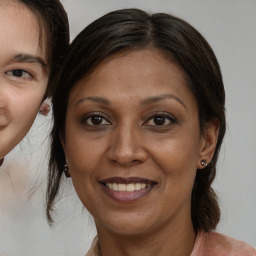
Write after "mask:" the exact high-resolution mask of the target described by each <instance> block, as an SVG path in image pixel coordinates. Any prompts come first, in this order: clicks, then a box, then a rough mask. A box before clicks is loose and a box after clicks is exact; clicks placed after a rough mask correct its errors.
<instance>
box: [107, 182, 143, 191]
mask: <svg viewBox="0 0 256 256" xmlns="http://www.w3.org/2000/svg"><path fill="white" fill-rule="evenodd" d="M106 186H107V187H108V188H110V189H112V190H114V191H122V192H125V191H128V192H133V191H136V190H141V189H143V188H146V186H147V185H146V184H145V183H130V184H118V183H106Z"/></svg>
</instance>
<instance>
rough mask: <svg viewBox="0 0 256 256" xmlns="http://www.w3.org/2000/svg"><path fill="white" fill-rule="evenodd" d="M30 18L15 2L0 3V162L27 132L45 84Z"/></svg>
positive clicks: (36, 30)
mask: <svg viewBox="0 0 256 256" xmlns="http://www.w3.org/2000/svg"><path fill="white" fill-rule="evenodd" d="M39 38H40V36H39V27H38V22H37V19H36V17H35V16H34V14H33V13H32V12H31V11H30V10H29V9H28V8H27V7H26V6H25V5H23V4H21V3H19V2H16V1H6V0H5V1H1V3H0V158H2V157H4V156H5V155H6V154H7V153H8V152H9V151H10V150H11V149H12V148H13V147H14V146H15V145H16V144H18V143H19V142H20V141H21V139H22V138H23V137H24V136H25V135H26V133H27V132H28V130H29V129H30V127H31V125H32V123H33V121H34V119H35V117H36V114H37V111H38V109H39V106H40V104H41V101H42V99H43V96H44V93H45V91H46V87H47V83H48V69H47V66H46V53H45V49H41V45H45V42H44V41H43V44H40V41H39Z"/></svg>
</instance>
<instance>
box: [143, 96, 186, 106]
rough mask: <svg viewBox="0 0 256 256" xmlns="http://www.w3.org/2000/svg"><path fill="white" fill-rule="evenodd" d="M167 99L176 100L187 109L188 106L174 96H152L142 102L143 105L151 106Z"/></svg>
mask: <svg viewBox="0 0 256 256" xmlns="http://www.w3.org/2000/svg"><path fill="white" fill-rule="evenodd" d="M165 99H174V100H176V101H177V102H179V103H180V104H181V105H182V106H183V107H184V108H185V109H187V107H186V105H185V104H184V102H183V101H182V100H181V99H180V98H179V97H177V96H175V95H172V94H161V95H157V96H152V97H149V98H146V99H144V100H142V101H141V105H149V104H152V103H155V102H158V101H161V100H165Z"/></svg>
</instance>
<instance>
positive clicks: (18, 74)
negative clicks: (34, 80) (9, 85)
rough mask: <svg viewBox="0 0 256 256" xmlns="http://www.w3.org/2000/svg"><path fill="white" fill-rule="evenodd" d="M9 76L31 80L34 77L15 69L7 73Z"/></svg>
mask: <svg viewBox="0 0 256 256" xmlns="http://www.w3.org/2000/svg"><path fill="white" fill-rule="evenodd" d="M6 74H7V75H9V76H13V77H18V78H25V79H26V78H31V77H32V75H31V74H29V73H28V72H27V71H25V70H23V69H14V70H10V71H7V72H6Z"/></svg>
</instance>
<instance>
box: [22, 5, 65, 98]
mask: <svg viewBox="0 0 256 256" xmlns="http://www.w3.org/2000/svg"><path fill="white" fill-rule="evenodd" d="M17 2H21V3H23V4H24V5H25V6H26V7H27V8H28V9H30V10H31V11H32V12H33V13H34V15H35V16H36V18H37V21H38V26H39V29H40V44H41V45H40V46H41V47H45V49H46V54H47V66H48V67H49V71H50V76H49V82H48V86H47V90H46V93H45V98H46V97H49V96H51V95H52V93H53V91H54V90H55V85H56V81H55V80H56V78H57V74H58V72H59V70H60V67H61V66H62V64H63V59H64V56H65V54H66V51H67V48H68V45H69V23H68V17H67V13H66V11H65V10H64V8H63V6H62V4H61V2H60V1H59V0H17ZM44 35H46V40H45V42H44V40H43V36H44Z"/></svg>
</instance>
